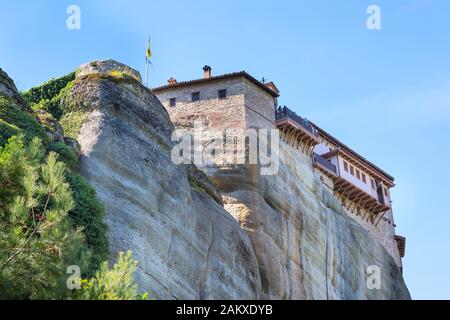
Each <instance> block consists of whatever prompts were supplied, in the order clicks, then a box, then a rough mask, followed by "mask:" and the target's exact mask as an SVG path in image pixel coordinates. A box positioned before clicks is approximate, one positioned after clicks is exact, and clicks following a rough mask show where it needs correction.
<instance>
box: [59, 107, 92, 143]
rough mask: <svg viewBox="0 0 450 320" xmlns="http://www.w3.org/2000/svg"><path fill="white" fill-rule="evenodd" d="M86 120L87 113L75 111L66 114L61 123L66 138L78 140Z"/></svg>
mask: <svg viewBox="0 0 450 320" xmlns="http://www.w3.org/2000/svg"><path fill="white" fill-rule="evenodd" d="M85 119H86V113H85V112H83V111H74V112H68V113H66V114H64V115H63V117H62V118H61V120H60V121H59V123H60V124H61V127H63V129H64V134H65V135H66V137H69V138H73V139H76V138H77V136H78V133H79V132H80V129H81V126H82V125H83V122H84V120H85Z"/></svg>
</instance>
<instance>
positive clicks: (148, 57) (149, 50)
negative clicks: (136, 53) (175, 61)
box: [145, 41, 152, 60]
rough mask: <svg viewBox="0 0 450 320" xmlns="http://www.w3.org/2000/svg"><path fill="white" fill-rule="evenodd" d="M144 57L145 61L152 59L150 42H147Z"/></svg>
mask: <svg viewBox="0 0 450 320" xmlns="http://www.w3.org/2000/svg"><path fill="white" fill-rule="evenodd" d="M145 56H146V57H147V60H150V58H151V57H152V50H151V49H150V41H149V42H148V46H147V51H146V52H145Z"/></svg>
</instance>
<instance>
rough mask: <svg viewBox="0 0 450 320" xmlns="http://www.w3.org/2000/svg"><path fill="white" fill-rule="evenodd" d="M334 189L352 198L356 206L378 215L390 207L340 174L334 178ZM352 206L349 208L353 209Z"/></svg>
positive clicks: (349, 198)
mask: <svg viewBox="0 0 450 320" xmlns="http://www.w3.org/2000/svg"><path fill="white" fill-rule="evenodd" d="M334 191H335V192H336V193H337V194H340V195H342V196H344V197H345V198H347V199H348V200H350V201H351V202H352V203H353V206H354V207H360V208H363V209H366V210H367V211H369V212H371V213H373V214H374V215H376V216H377V215H379V214H383V213H385V212H386V211H388V210H389V209H390V207H389V206H387V205H385V204H383V203H381V202H379V201H378V199H376V198H375V197H374V196H372V195H371V194H369V193H367V192H366V191H364V190H362V189H360V188H358V187H357V186H355V185H354V184H353V183H351V182H350V181H348V180H346V179H344V178H342V177H340V176H339V177H337V178H335V180H334ZM350 207H351V206H350ZM350 207H349V208H347V209H351V208H350Z"/></svg>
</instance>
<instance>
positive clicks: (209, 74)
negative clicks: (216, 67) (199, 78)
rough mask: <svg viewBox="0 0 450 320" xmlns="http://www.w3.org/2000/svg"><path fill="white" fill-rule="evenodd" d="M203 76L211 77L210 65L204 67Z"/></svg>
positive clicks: (205, 77)
mask: <svg viewBox="0 0 450 320" xmlns="http://www.w3.org/2000/svg"><path fill="white" fill-rule="evenodd" d="M203 78H204V79H209V78H211V67H210V66H204V67H203Z"/></svg>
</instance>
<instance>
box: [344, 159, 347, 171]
mask: <svg viewBox="0 0 450 320" xmlns="http://www.w3.org/2000/svg"><path fill="white" fill-rule="evenodd" d="M344 170H345V171H347V172H348V164H347V162H345V161H344Z"/></svg>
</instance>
